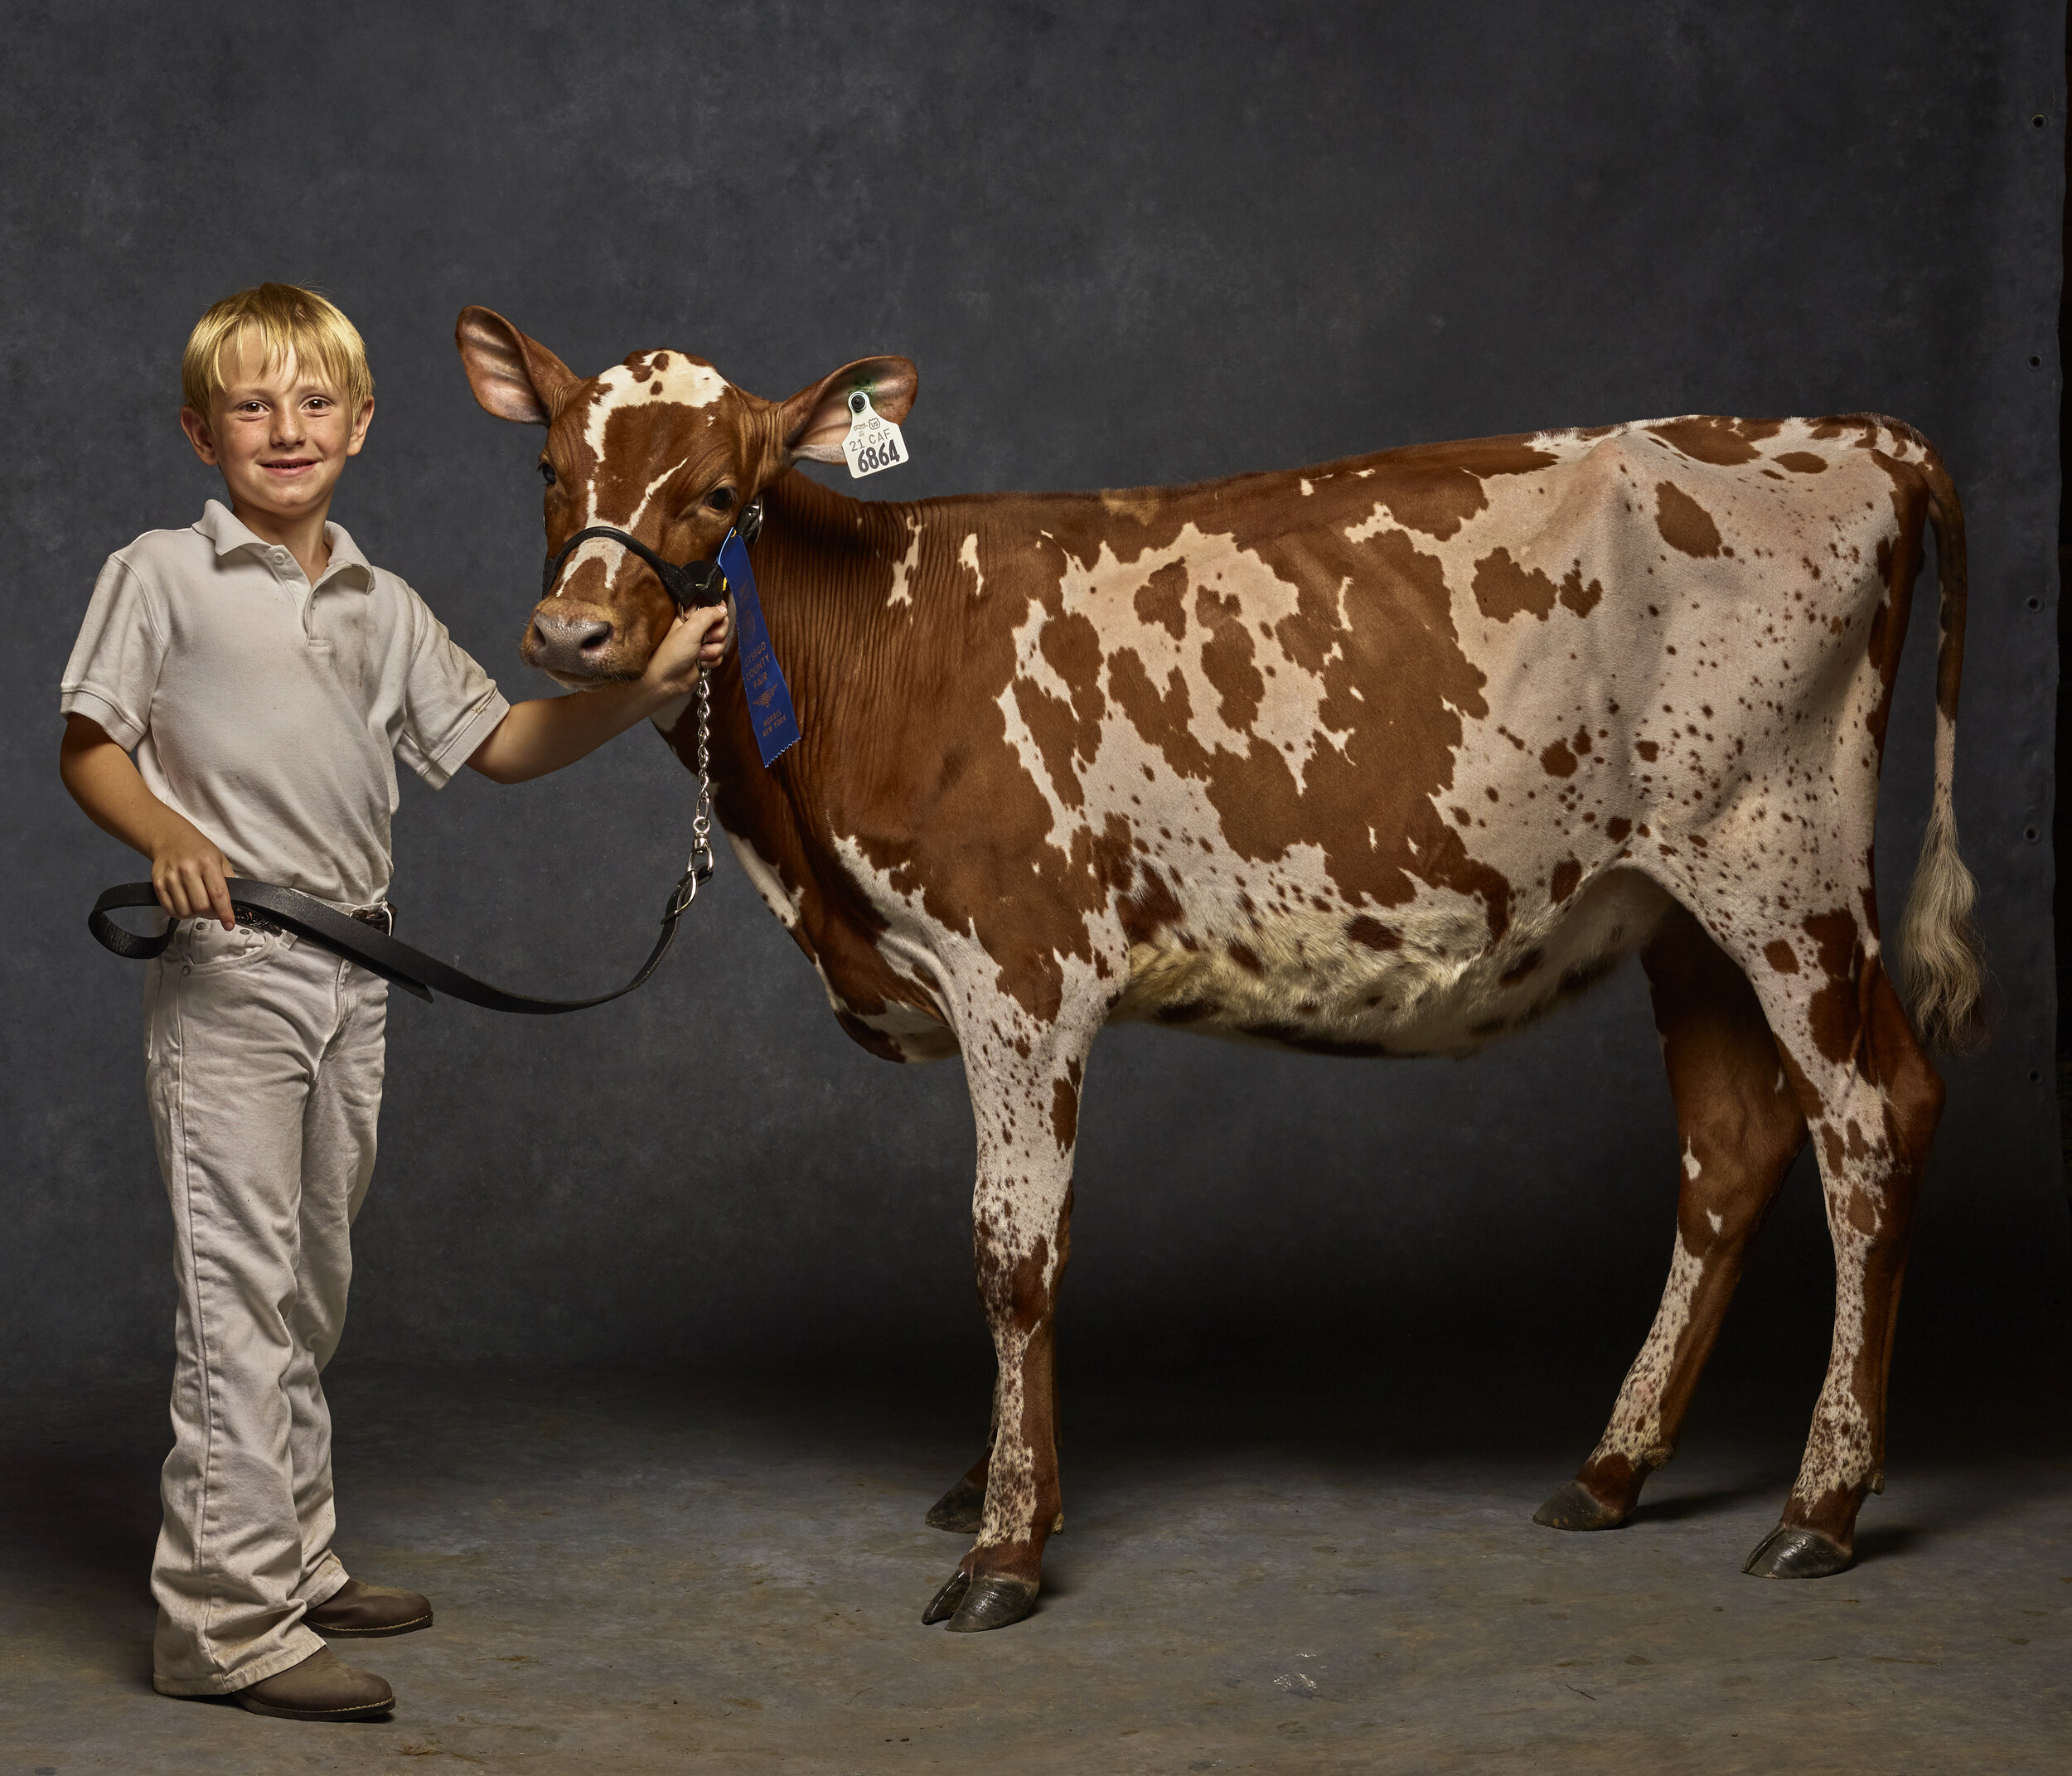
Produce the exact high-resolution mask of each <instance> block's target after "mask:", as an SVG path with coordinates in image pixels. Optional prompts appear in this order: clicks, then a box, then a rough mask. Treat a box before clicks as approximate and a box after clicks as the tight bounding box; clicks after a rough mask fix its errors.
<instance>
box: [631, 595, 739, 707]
mask: <svg viewBox="0 0 2072 1776" xmlns="http://www.w3.org/2000/svg"><path fill="white" fill-rule="evenodd" d="M730 633H731V625H730V624H729V621H728V617H727V607H725V606H724V605H722V604H709V605H704V606H701V607H699V608H698V609H695V610H690V611H684V612H679V613H678V615H677V618H676V621H675V622H674V623H672V624H671V625H670V631H669V633H668V634H667V635H666V636H663V637H662V643H661V646H659V647H658V648H656V650H655V651H654V654H653V656H651V658H650V659H649V661H648V662H647V670H646V672H644V673H642V674H641V689H642V690H645V691H646V692H647V693H648V694H650V695H651V697H652V698H653V699H654V700H655V701H656V703H658V704H660V703H668V702H671V701H673V700H675V699H676V698H678V697H682V696H686V695H688V694H690V692H691V691H693V690H695V689H696V688H697V685H698V677H699V673H700V669H701V668H702V667H704V666H712V665H718V664H719V661H720V659H721V657H722V656H724V654H725V653H726V651H727V641H728V637H729V635H730Z"/></svg>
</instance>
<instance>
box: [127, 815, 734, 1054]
mask: <svg viewBox="0 0 2072 1776" xmlns="http://www.w3.org/2000/svg"><path fill="white" fill-rule="evenodd" d="M711 873H712V865H711V862H710V858H709V854H708V857H707V860H706V864H705V867H704V870H703V872H702V873H701V872H700V871H699V870H697V869H687V870H685V872H684V874H683V877H682V878H681V879H680V881H679V882H678V883H677V884H676V886H675V888H673V889H672V890H670V896H669V904H668V906H667V907H666V908H664V909H663V912H662V932H661V936H659V937H657V938H656V940H655V947H654V948H653V949H652V950H651V951H649V952H648V957H647V960H646V961H645V962H643V963H641V965H640V971H639V972H638V973H637V974H636V975H634V976H633V978H632V980H629V981H627V983H626V985H624V986H622V987H621V988H619V989H618V990H617V991H616V992H612V993H600V994H598V995H597V996H596V998H594V999H532V998H529V997H528V996H527V995H526V994H522V993H506V992H505V991H504V990H503V989H502V988H501V987H493V986H491V985H489V983H488V982H487V981H486V980H477V979H476V978H475V977H474V976H473V975H467V974H463V973H462V972H461V970H459V969H457V968H453V967H450V966H448V965H447V964H446V963H444V962H442V961H439V960H438V957H437V956H427V955H426V954H425V953H424V951H422V950H414V949H413V948H411V946H409V944H407V943H398V942H397V941H395V938H393V937H391V936H389V935H388V934H387V933H386V932H383V931H381V930H380V929H379V928H378V927H375V926H372V925H369V924H367V923H366V922H364V921H363V920H360V919H356V918H354V917H351V915H350V914H347V913H343V912H338V911H336V909H335V908H333V907H327V906H326V905H325V904H324V903H322V901H321V900H313V899H312V898H310V897H309V896H308V895H307V894H303V893H298V891H297V890H295V889H293V888H278V887H276V886H275V885H274V883H271V882H254V881H250V880H248V879H246V878H243V877H233V878H231V879H230V882H229V883H226V884H225V886H226V887H227V888H229V890H230V904H231V905H232V906H233V907H250V908H252V910H253V911H254V912H259V913H263V914H264V915H265V917H268V918H269V919H271V920H272V921H273V922H274V923H275V924H276V925H278V926H280V927H283V929H284V930H287V931H290V932H294V933H295V935H296V936H298V937H304V938H307V940H308V941H310V942H312V943H313V944H317V945H318V946H321V947H322V948H323V949H326V950H328V951H331V953H332V955H334V956H343V957H345V958H346V961H350V962H357V963H358V964H359V965H361V967H362V968H365V969H368V970H371V971H372V972H373V973H375V974H377V975H380V976H381V978H382V979H383V980H389V981H392V982H394V983H395V985H397V986H399V987H401V988H402V989H403V990H404V992H406V993H414V994H417V996H418V997H419V999H426V1000H429V999H430V998H431V997H432V990H433V988H434V987H436V988H438V990H439V991H440V992H442V993H444V994H448V996H449V997H451V998H453V999H466V1000H467V1003H468V1004H471V1005H481V1006H482V1007H484V1008H485V1009H488V1010H490V1011H514V1012H525V1013H531V1014H535V1015H545V1014H549V1013H553V1012H561V1011H586V1010H588V1009H589V1008H590V1007H591V1006H593V1005H605V1004H610V1003H611V1001H612V1000H613V999H622V998H623V997H624V996H625V995H626V994H628V993H631V992H632V990H634V988H636V987H637V986H639V985H641V984H642V983H643V982H644V981H646V979H647V977H648V976H649V975H651V974H653V973H654V972H655V970H656V968H658V967H659V966H660V965H661V960H662V958H663V957H664V956H666V955H667V954H668V953H669V946H670V942H671V941H672V940H673V939H674V938H675V936H676V922H677V920H679V919H680V918H681V917H683V914H684V909H685V907H688V906H690V903H691V902H692V901H693V900H695V898H697V894H698V884H699V883H700V882H702V881H704V879H705V878H706V877H707V876H709V875H710V874H711ZM157 904H158V896H157V891H156V890H155V889H153V888H152V885H151V884H150V883H148V882H128V883H123V885H122V886H121V887H120V888H110V889H109V891H108V892H107V893H105V894H104V895H102V896H101V898H99V900H97V901H95V902H94V910H93V911H92V912H90V913H89V914H87V916H86V928H87V929H88V930H89V931H90V932H92V933H93V934H94V937H95V939H96V940H97V941H99V943H100V944H101V945H102V946H103V947H104V948H105V949H109V950H112V951H114V953H115V954H116V955H117V956H128V957H129V958H130V959H131V960H133V961H140V962H142V961H150V959H151V958H152V957H153V956H157V955H160V954H161V953H162V952H163V951H164V949H165V947H166V946H167V944H168V943H170V942H171V941H172V933H171V932H167V933H166V935H165V936H162V937H144V936H138V933H136V932H128V931H124V930H123V927H121V926H119V925H118V924H117V923H116V922H114V920H113V919H111V918H110V917H109V916H108V915H109V912H112V911H114V909H115V908H117V907H156V906H157Z"/></svg>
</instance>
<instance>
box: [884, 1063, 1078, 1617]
mask: <svg viewBox="0 0 2072 1776" xmlns="http://www.w3.org/2000/svg"><path fill="white" fill-rule="evenodd" d="M1031 1047H1032V1050H1033V1052H1032V1053H1030V1054H1029V1056H1028V1057H1026V1058H1025V1059H1024V1057H1021V1056H1019V1055H1018V1054H1015V1053H1012V1052H1011V1051H1010V1052H1009V1053H1008V1054H1007V1055H1006V1056H1005V1057H1004V1058H1003V1059H1000V1060H997V1061H991V1062H985V1061H980V1060H979V1059H978V1058H977V1057H970V1056H969V1055H968V1054H967V1061H966V1065H967V1067H968V1068H969V1070H970V1072H971V1108H972V1112H973V1115H974V1118H975V1121H976V1123H977V1125H978V1162H979V1163H978V1182H977V1186H976V1188H975V1192H974V1193H973V1198H972V1205H971V1242H972V1254H973V1258H974V1261H975V1265H976V1268H977V1272H978V1288H979V1299H980V1302H981V1303H982V1304H984V1306H985V1317H986V1320H987V1322H988V1324H989V1325H990V1328H991V1329H992V1333H993V1350H994V1355H995V1359H996V1361H997V1362H998V1363H999V1366H1000V1369H999V1376H998V1379H997V1381H996V1382H995V1386H994V1392H993V1440H992V1448H991V1450H990V1454H989V1455H988V1457H987V1459H986V1460H985V1462H984V1463H983V1464H980V1466H979V1467H977V1468H975V1469H973V1470H972V1472H971V1475H970V1476H968V1477H967V1478H968V1479H970V1480H971V1482H972V1483H977V1482H978V1481H979V1480H980V1478H981V1477H982V1478H983V1482H984V1485H985V1509H984V1512H983V1513H982V1515H981V1517H980V1522H979V1526H978V1540H977V1541H975V1543H974V1544H973V1545H972V1548H971V1552H970V1553H968V1554H967V1555H966V1556H965V1557H964V1560H963V1561H962V1563H961V1565H959V1566H958V1568H957V1570H956V1571H955V1572H954V1573H952V1574H951V1575H950V1578H949V1580H948V1582H947V1583H946V1584H945V1585H943V1586H942V1589H941V1590H939V1591H937V1593H936V1595H935V1596H934V1598H933V1599H932V1600H931V1601H930V1603H929V1604H928V1607H927V1609H926V1610H925V1611H923V1612H922V1618H921V1619H922V1621H924V1622H940V1621H942V1620H943V1619H945V1618H947V1619H948V1620H949V1624H950V1626H951V1628H955V1629H957V1630H960V1631H963V1632H971V1631H975V1630H977V1629H980V1628H1005V1627H1006V1626H1007V1625H1008V1624H1009V1623H1010V1622H1019V1620H1021V1619H1022V1618H1023V1617H1024V1616H1025V1615H1027V1614H1029V1610H1030V1609H1031V1608H1032V1607H1033V1606H1034V1604H1035V1601H1036V1593H1037V1590H1038V1586H1039V1585H1040V1584H1041V1582H1042V1577H1043V1544H1044V1542H1045V1541H1048V1539H1049V1537H1050V1536H1051V1534H1052V1532H1053V1531H1054V1530H1055V1529H1056V1528H1057V1527H1058V1524H1059V1522H1061V1520H1062V1514H1063V1493H1062V1492H1061V1491H1060V1489H1059V1486H1058V1439H1057V1397H1058V1396H1057V1383H1056V1372H1055V1355H1054V1350H1055V1348H1054V1344H1053V1330H1054V1327H1055V1317H1056V1313H1057V1305H1058V1279H1059V1278H1060V1277H1061V1276H1063V1274H1064V1269H1065V1260H1066V1258H1067V1256H1068V1254H1069V1253H1070V1251H1071V1249H1072V1148H1073V1145H1074V1143H1075V1141H1076V1140H1077V1131H1078V1122H1079V1084H1080V1079H1081V1077H1082V1072H1083V1068H1084V1060H1083V1057H1084V1053H1085V1048H1084V1046H1083V1045H1080V1044H1073V1045H1069V1046H1068V1045H1067V1044H1066V1043H1063V1041H1059V1040H1055V1039H1053V1040H1052V1041H1048V1042H1044V1043H1034V1044H1032V1045H1031ZM1074 1051H1076V1052H1074ZM954 1491H955V1489H954V1488H953V1489H952V1492H953V1493H954ZM947 1502H948V1501H946V1503H947Z"/></svg>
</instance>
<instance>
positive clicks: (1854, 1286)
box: [1742, 888, 1943, 1579]
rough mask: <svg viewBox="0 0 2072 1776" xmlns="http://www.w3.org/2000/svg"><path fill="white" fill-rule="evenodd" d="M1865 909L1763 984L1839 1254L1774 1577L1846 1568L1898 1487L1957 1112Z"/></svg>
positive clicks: (1839, 921)
mask: <svg viewBox="0 0 2072 1776" xmlns="http://www.w3.org/2000/svg"><path fill="white" fill-rule="evenodd" d="M1861 904H1862V905H1863V907H1865V909H1866V914H1868V915H1869V917H1867V919H1866V921H1864V922H1859V921H1858V920H1857V917H1855V915H1854V914H1852V912H1848V911H1846V910H1844V911H1838V912H1832V913H1828V914H1825V915H1822V916H1818V917H1813V918H1810V919H1808V920H1806V921H1805V922H1803V925H1802V926H1801V927H1798V930H1797V931H1796V932H1794V934H1793V935H1792V936H1790V937H1782V936H1780V937H1779V938H1778V939H1776V940H1774V941H1772V942H1771V943H1770V944H1769V945H1768V946H1766V947H1765V951H1763V952H1762V953H1763V954H1764V955H1765V956H1768V957H1769V959H1770V964H1771V970H1772V972H1771V973H1770V975H1769V978H1768V979H1767V980H1764V979H1763V978H1762V977H1761V976H1760V975H1758V976H1756V977H1755V978H1756V979H1757V980H1759V983H1760V985H1759V991H1760V993H1761V995H1762V998H1763V1000H1764V1005H1765V1010H1766V1011H1767V1012H1768V1013H1769V1021H1770V1025H1771V1027H1772V1028H1774V1030H1776V1032H1777V1034H1778V1039H1779V1044H1780V1045H1781V1046H1782V1047H1783V1048H1784V1051H1785V1054H1786V1058H1787V1062H1788V1064H1789V1067H1790V1070H1791V1072H1792V1074H1793V1076H1794V1077H1793V1083H1794V1086H1796V1088H1797V1090H1798V1095H1799V1099H1800V1102H1801V1104H1802V1105H1803V1107H1804V1109H1805V1111H1806V1115H1807V1120H1808V1122H1809V1123H1810V1124H1811V1125H1812V1128H1813V1142H1814V1150H1815V1151H1816V1152H1817V1153H1818V1155H1819V1158H1820V1181H1821V1188H1822V1190H1823V1193H1824V1194H1825V1196H1826V1198H1827V1207H1828V1233H1829V1235H1830V1236H1831V1237H1832V1240H1833V1241H1834V1251H1835V1324H1834V1342H1833V1345H1832V1349H1831V1351H1830V1353H1829V1356H1828V1375H1827V1379H1826V1381H1825V1382H1823V1384H1822V1386H1821V1390H1820V1398H1819V1401H1818V1404H1817V1405H1816V1406H1814V1408H1813V1429H1812V1431H1811V1434H1810V1435H1808V1438H1807V1440H1806V1453H1805V1456H1804V1459H1803V1461H1802V1463H1801V1464H1800V1466H1799V1469H1798V1479H1797V1481H1796V1482H1795V1483H1794V1484H1793V1487H1792V1490H1791V1497H1790V1498H1789V1499H1788V1500H1787V1501H1786V1503H1785V1506H1784V1515H1783V1517H1782V1518H1781V1520H1780V1521H1779V1524H1778V1526H1777V1527H1776V1529H1775V1530H1774V1531H1773V1532H1771V1533H1770V1534H1769V1536H1766V1537H1765V1538H1764V1540H1763V1541H1762V1542H1761V1544H1760V1546H1758V1547H1757V1548H1756V1550H1755V1553H1753V1554H1752V1555H1750V1556H1749V1560H1748V1564H1747V1565H1745V1567H1744V1568H1743V1569H1742V1570H1744V1571H1746V1572H1750V1573H1754V1574H1756V1575H1759V1576H1761V1577H1764V1578H1771V1579H1807V1578H1819V1577H1822V1576H1824V1575H1827V1574H1828V1573H1835V1572H1840V1571H1842V1570H1843V1569H1844V1568H1846V1567H1847V1566H1848V1565H1850V1564H1851V1562H1852V1559H1853V1558H1854V1555H1853V1547H1854V1542H1855V1536H1856V1522H1857V1511H1858V1510H1859V1509H1860V1508H1861V1506H1862V1503H1863V1500H1864V1498H1865V1495H1866V1493H1874V1492H1882V1491H1883V1490H1884V1488H1885V1472H1884V1470H1885V1403H1886V1382H1887V1379H1888V1377H1890V1372H1891V1366H1892V1332H1893V1324H1894V1322H1895V1319H1897V1318H1898V1314H1899V1307H1900V1282H1901V1280H1902V1278H1903V1276H1904V1275H1905V1269H1906V1256H1907V1246H1908V1242H1909V1240H1910V1237H1911V1236H1912V1232H1913V1224H1914V1209H1915V1199H1916V1198H1917V1196H1918V1193H1919V1190H1920V1174H1921V1170H1922V1168H1923V1167H1924V1165H1925V1164H1927V1162H1928V1153H1929V1144H1930V1143H1931V1141H1933V1140H1934V1135H1935V1125H1936V1123H1937V1122H1938V1120H1939V1119H1940V1117H1941V1115H1942V1109H1943V1082H1942V1080H1941V1079H1940V1078H1939V1077H1938V1076H1937V1074H1936V1072H1935V1069H1934V1067H1933V1066H1931V1065H1930V1064H1929V1058H1928V1056H1927V1055H1926V1054H1925V1053H1924V1052H1923V1050H1922V1048H1921V1045H1920V1042H1919V1041H1918V1040H1917V1039H1916V1038H1915V1033H1914V1029H1913V1026H1912V1025H1911V1024H1910V1023H1909V1022H1908V1020H1907V1015H1906V1012H1905V1009H1904V1008H1903V1007H1902V1006H1901V1004H1900V999H1899V995H1898V994H1896V993H1895V991H1894V990H1893V988H1892V984H1891V982H1890V980H1887V979H1886V972H1885V966H1884V963H1883V961H1882V958H1881V952H1880V950H1879V947H1878V943H1877V935H1876V922H1875V917H1876V916H1875V913H1874V912H1871V898H1870V895H1869V893H1868V890H1867V888H1866V890H1865V892H1864V893H1863V894H1862V895H1861ZM1759 965H1760V964H1759Z"/></svg>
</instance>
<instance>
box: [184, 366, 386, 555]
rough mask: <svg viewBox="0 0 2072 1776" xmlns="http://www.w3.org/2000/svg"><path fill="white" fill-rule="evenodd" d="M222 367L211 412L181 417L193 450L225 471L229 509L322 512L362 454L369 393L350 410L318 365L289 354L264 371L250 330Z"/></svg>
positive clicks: (286, 517) (370, 413) (295, 514)
mask: <svg viewBox="0 0 2072 1776" xmlns="http://www.w3.org/2000/svg"><path fill="white" fill-rule="evenodd" d="M223 372H224V375H223V391H222V393H221V394H219V395H218V396H217V397H216V399H215V402H214V403H213V404H212V408H211V412H210V413H209V414H207V415H206V416H204V415H203V414H199V413H197V412H196V410H195V409H193V408H191V407H183V408H182V409H180V424H181V427H182V429H183V430H185V432H186V434H187V438H188V441H189V442H190V443H192V444H193V446H194V450H195V454H196V456H198V457H201V460H202V461H203V462H207V463H210V464H212V465H213V466H214V467H216V468H219V469H220V470H221V471H222V472H223V480H224V484H225V486H227V487H228V488H229V489H230V500H231V505H232V506H233V508H243V509H245V510H250V511H259V512H264V513H265V514H266V515H268V516H269V517H271V518H274V519H275V520H278V521H279V522H282V523H284V524H288V523H293V522H294V521H295V520H298V519H302V518H307V517H309V516H312V515H317V514H321V513H322V512H323V511H326V510H327V508H328V507H329V506H330V504H331V495H332V489H333V488H334V487H336V486H337V485H338V477H339V476H340V475H341V473H342V472H344V470H345V467H346V457H353V456H357V455H358V454H359V453H360V446H361V443H363V442H364V441H365V439H366V435H367V423H368V422H369V421H370V419H373V417H374V402H373V400H372V399H368V400H366V401H363V402H362V403H361V407H360V410H359V412H358V413H356V414H355V413H349V412H347V411H346V407H345V405H344V402H343V400H342V399H341V395H340V393H339V391H338V390H336V388H334V387H333V386H332V384H331V383H330V381H329V380H328V379H327V378H326V377H325V376H324V375H323V374H322V371H320V370H317V369H315V368H314V367H312V368H310V369H308V370H305V369H303V366H302V365H301V364H300V363H299V362H298V361H297V360H296V359H294V358H293V357H289V358H288V359H286V360H285V361H283V362H281V363H278V364H276V365H274V367H273V369H272V370H268V369H267V367H266V363H265V357H264V352H263V351H261V349H260V346H259V341H258V340H256V339H255V338H254V336H252V335H251V334H249V332H248V333H245V334H243V335H240V337H239V338H238V340H237V341H236V343H235V345H234V346H232V347H231V349H230V350H229V351H225V353H224V356H223Z"/></svg>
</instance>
